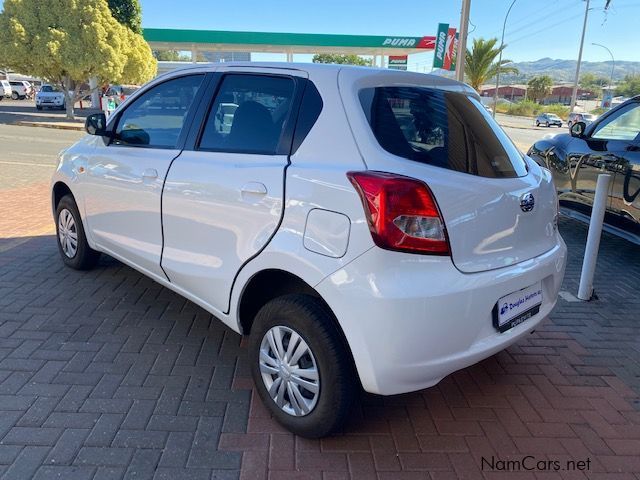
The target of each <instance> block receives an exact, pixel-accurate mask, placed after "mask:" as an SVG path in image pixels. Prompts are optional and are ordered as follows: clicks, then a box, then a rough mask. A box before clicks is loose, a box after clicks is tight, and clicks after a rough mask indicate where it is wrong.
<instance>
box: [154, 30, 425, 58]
mask: <svg viewBox="0 0 640 480" xmlns="http://www.w3.org/2000/svg"><path fill="white" fill-rule="evenodd" d="M143 35H144V38H145V40H146V41H147V42H148V43H149V45H150V46H151V48H152V49H154V50H190V51H192V52H198V51H226V52H269V53H286V54H287V59H288V60H290V59H291V57H292V55H293V54H295V53H307V54H315V53H341V54H350V53H353V54H358V55H381V56H385V55H409V54H412V53H420V52H425V51H429V50H433V49H434V47H435V40H436V37H434V36H424V37H409V36H397V35H331V34H318V33H274V32H229V31H220V30H176V29H164V28H145V29H144V32H143Z"/></svg>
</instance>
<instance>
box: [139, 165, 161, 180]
mask: <svg viewBox="0 0 640 480" xmlns="http://www.w3.org/2000/svg"><path fill="white" fill-rule="evenodd" d="M142 178H144V179H146V180H155V179H156V178H158V171H157V170H156V169H155V168H147V169H145V171H144V172H142Z"/></svg>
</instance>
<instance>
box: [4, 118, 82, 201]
mask: <svg viewBox="0 0 640 480" xmlns="http://www.w3.org/2000/svg"><path fill="white" fill-rule="evenodd" d="M82 135H83V133H82V132H76V131H70V130H57V129H53V128H36V127H21V126H15V125H3V124H0V190H6V189H9V188H16V187H22V186H25V185H29V184H32V183H36V182H42V181H48V180H49V179H50V178H51V174H52V173H53V171H54V169H55V167H56V165H57V158H58V153H59V152H60V150H62V149H64V148H66V147H68V146H69V145H71V144H72V143H73V142H75V141H76V140H78V139H79V138H80V137H82Z"/></svg>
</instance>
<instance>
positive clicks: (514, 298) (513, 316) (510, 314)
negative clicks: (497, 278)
mask: <svg viewBox="0 0 640 480" xmlns="http://www.w3.org/2000/svg"><path fill="white" fill-rule="evenodd" d="M541 304H542V282H538V283H536V284H534V285H531V286H530V287H527V288H523V289H522V290H518V291H517V292H513V293H510V294H509V295H506V296H504V297H502V298H501V299H500V300H498V303H496V306H495V307H494V309H493V324H494V326H495V327H496V328H497V329H498V330H499V331H500V332H505V331H507V330H509V329H510V328H513V327H515V326H516V325H519V324H521V323H522V322H524V321H526V320H528V319H529V318H531V317H533V316H534V315H535V314H537V313H538V312H539V311H540V305H541Z"/></svg>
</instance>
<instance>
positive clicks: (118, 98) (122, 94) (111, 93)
mask: <svg viewBox="0 0 640 480" xmlns="http://www.w3.org/2000/svg"><path fill="white" fill-rule="evenodd" d="M137 90H140V87H139V86H138V85H111V86H110V87H109V88H108V89H107V91H106V92H105V96H106V97H109V98H112V99H113V101H114V102H115V104H116V106H117V105H120V104H121V103H122V102H124V101H125V100H126V99H127V98H129V97H130V96H131V94H133V93H134V92H136V91H137Z"/></svg>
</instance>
